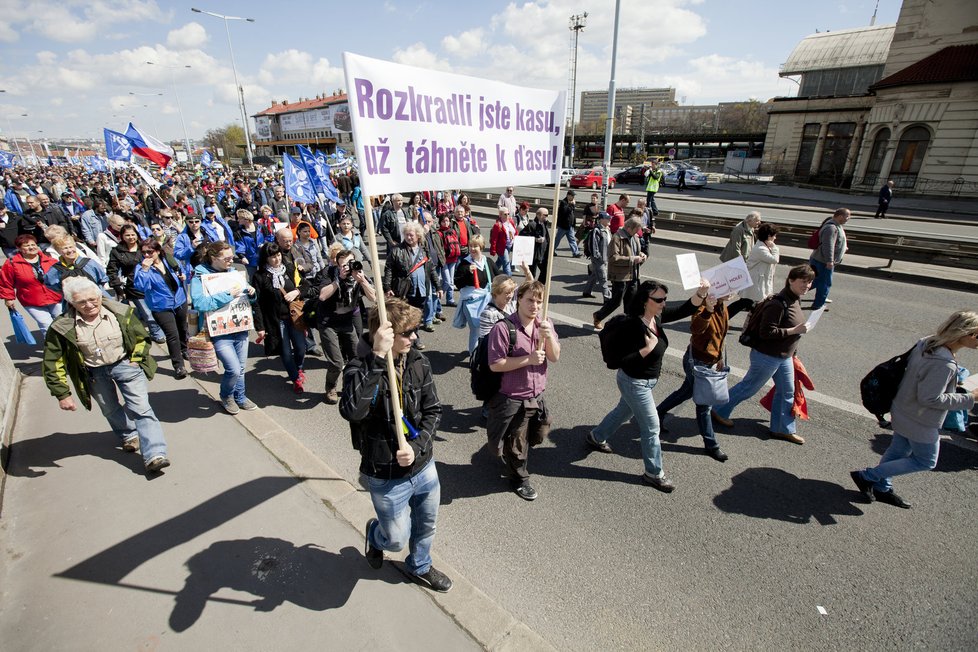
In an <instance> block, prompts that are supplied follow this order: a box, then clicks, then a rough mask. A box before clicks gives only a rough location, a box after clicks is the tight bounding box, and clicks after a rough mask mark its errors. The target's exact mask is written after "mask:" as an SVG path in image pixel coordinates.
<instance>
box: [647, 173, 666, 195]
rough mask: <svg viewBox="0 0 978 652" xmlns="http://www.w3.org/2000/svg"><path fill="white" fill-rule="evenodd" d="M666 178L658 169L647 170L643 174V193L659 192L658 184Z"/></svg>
mask: <svg viewBox="0 0 978 652" xmlns="http://www.w3.org/2000/svg"><path fill="white" fill-rule="evenodd" d="M664 176H666V174H665V172H663V171H662V170H660V169H659V168H655V169H654V170H651V169H650V170H649V171H648V172H646V173H645V191H646V192H659V183H660V182H661V181H662V177H664Z"/></svg>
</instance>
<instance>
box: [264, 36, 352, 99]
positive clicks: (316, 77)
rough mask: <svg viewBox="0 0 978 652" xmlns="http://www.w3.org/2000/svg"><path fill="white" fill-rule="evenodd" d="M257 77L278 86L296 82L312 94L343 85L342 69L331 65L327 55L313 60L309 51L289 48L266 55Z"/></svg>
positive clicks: (295, 84)
mask: <svg viewBox="0 0 978 652" xmlns="http://www.w3.org/2000/svg"><path fill="white" fill-rule="evenodd" d="M258 81H259V82H261V83H262V84H264V85H265V86H275V87H279V88H281V87H282V86H298V87H299V88H305V89H306V91H307V92H309V93H311V94H313V95H315V94H316V93H317V92H318V91H321V90H328V89H332V88H334V87H336V86H337V85H342V84H343V69H342V68H338V67H336V66H333V65H330V63H329V60H328V59H325V58H322V57H320V58H319V59H315V60H314V59H313V56H312V55H311V54H309V53H308V52H304V51H302V50H296V49H295V48H292V49H289V50H285V51H284V52H278V53H274V54H269V55H267V56H266V57H265V60H264V61H263V62H262V64H261V67H260V68H259V70H258ZM313 91H316V92H313ZM263 108H264V107H263Z"/></svg>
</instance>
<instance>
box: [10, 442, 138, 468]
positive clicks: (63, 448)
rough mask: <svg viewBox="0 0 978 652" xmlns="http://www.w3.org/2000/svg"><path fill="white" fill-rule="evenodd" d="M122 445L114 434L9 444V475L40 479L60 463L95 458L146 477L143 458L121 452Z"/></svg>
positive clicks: (58, 466)
mask: <svg viewBox="0 0 978 652" xmlns="http://www.w3.org/2000/svg"><path fill="white" fill-rule="evenodd" d="M121 446H122V442H120V441H119V438H118V437H117V436H115V435H114V434H112V433H111V432H84V433H74V432H72V433H67V432H54V433H51V434H50V435H46V436H44V437H37V438H34V439H24V440H20V441H15V442H13V443H11V444H10V452H9V455H10V457H9V460H10V461H9V465H8V467H7V473H9V474H10V475H11V476H14V477H22V478H37V477H39V476H42V475H45V474H46V473H47V471H46V470H44V469H56V468H60V467H61V465H60V464H59V463H58V462H59V461H61V460H66V459H69V458H72V457H80V456H83V455H85V456H92V457H99V458H102V459H103V460H106V461H108V462H113V463H116V464H119V465H121V466H126V467H129V468H131V469H132V472H133V473H135V474H138V475H143V474H145V470H144V468H143V458H142V457H141V456H139V455H133V454H132V453H125V452H123V451H122V448H121Z"/></svg>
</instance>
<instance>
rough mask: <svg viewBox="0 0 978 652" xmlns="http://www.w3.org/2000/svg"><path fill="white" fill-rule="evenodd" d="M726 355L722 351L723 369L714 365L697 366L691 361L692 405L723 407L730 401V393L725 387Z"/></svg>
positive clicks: (728, 369)
mask: <svg viewBox="0 0 978 652" xmlns="http://www.w3.org/2000/svg"><path fill="white" fill-rule="evenodd" d="M729 373H730V367H729V366H727V354H726V351H724V355H723V368H722V369H717V368H716V365H715V364H714V365H705V364H697V363H696V360H695V359H694V360H693V403H695V404H696V405H723V404H724V403H727V402H729V401H730V391H729V389H728V387H727V375H728V374H729Z"/></svg>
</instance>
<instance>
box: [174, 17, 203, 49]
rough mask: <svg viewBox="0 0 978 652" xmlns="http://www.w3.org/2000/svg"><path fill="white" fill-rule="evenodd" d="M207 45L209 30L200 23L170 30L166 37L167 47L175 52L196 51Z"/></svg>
mask: <svg viewBox="0 0 978 652" xmlns="http://www.w3.org/2000/svg"><path fill="white" fill-rule="evenodd" d="M206 43H207V30H205V29H204V26H203V25H201V24H200V23H196V22H194V23H187V24H186V25H184V26H183V27H180V28H178V29H174V30H170V33H169V34H167V35H166V46H167V47H169V48H173V49H174V50H196V49H199V48H202V47H204V45H205V44H206Z"/></svg>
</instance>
